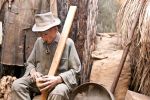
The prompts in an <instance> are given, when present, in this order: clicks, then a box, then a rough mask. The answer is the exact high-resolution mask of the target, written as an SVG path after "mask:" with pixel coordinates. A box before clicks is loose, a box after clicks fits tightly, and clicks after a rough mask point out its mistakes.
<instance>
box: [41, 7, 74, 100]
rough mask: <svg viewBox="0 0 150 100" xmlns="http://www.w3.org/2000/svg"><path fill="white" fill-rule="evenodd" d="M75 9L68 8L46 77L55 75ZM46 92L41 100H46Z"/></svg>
mask: <svg viewBox="0 0 150 100" xmlns="http://www.w3.org/2000/svg"><path fill="white" fill-rule="evenodd" d="M76 9H77V7H76V6H70V8H69V11H68V15H67V18H66V21H65V24H64V27H63V30H62V33H61V37H60V40H59V42H58V46H57V48H56V51H55V54H54V58H53V61H52V64H51V67H50V70H49V73H48V75H53V76H54V75H55V73H56V71H57V69H58V65H59V62H60V59H61V56H62V53H63V50H64V47H65V43H66V40H67V38H68V35H69V31H70V28H71V25H72V22H73V18H74V16H75V12H76ZM47 95H48V94H47V92H44V93H42V95H41V100H46V98H47Z"/></svg>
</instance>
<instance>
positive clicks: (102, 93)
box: [70, 82, 115, 100]
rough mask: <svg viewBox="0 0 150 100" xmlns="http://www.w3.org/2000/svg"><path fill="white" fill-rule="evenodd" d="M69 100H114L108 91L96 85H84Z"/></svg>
mask: <svg viewBox="0 0 150 100" xmlns="http://www.w3.org/2000/svg"><path fill="white" fill-rule="evenodd" d="M70 98H71V100H115V99H114V96H113V95H112V93H111V92H110V91H108V90H107V89H106V88H104V87H103V86H102V85H99V84H97V83H91V82H89V83H84V84H82V85H80V86H78V87H77V88H76V89H75V90H74V91H73V92H72V94H71V96H70Z"/></svg>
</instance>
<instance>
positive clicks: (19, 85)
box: [12, 78, 28, 92]
mask: <svg viewBox="0 0 150 100" xmlns="http://www.w3.org/2000/svg"><path fill="white" fill-rule="evenodd" d="M27 85H28V84H27V82H25V81H24V79H22V78H20V79H17V80H15V81H14V82H13V84H12V90H15V91H20V92H22V91H23V92H26V91H25V90H26V89H27Z"/></svg>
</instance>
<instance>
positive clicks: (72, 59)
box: [59, 39, 81, 89]
mask: <svg viewBox="0 0 150 100" xmlns="http://www.w3.org/2000/svg"><path fill="white" fill-rule="evenodd" d="M68 41H69V51H68V52H69V58H68V67H69V70H68V71H66V72H63V73H60V74H59V76H61V78H62V79H63V81H64V83H65V84H66V85H67V86H68V87H69V89H73V88H74V87H75V86H77V85H78V80H79V75H80V71H81V63H80V60H79V56H78V54H77V51H76V48H75V45H74V42H73V41H72V40H71V39H68ZM62 66H63V65H62Z"/></svg>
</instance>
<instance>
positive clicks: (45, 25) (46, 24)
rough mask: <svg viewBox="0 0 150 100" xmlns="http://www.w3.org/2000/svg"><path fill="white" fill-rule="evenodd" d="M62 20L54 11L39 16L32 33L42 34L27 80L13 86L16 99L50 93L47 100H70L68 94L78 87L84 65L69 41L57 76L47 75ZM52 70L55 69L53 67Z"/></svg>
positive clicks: (28, 99) (31, 58)
mask: <svg viewBox="0 0 150 100" xmlns="http://www.w3.org/2000/svg"><path fill="white" fill-rule="evenodd" d="M59 24H60V20H59V19H58V18H57V17H54V16H53V15H52V13H51V12H48V13H45V14H37V15H36V16H35V25H34V26H33V28H32V30H33V31H34V32H36V34H41V37H39V38H38V39H37V40H36V42H35V44H34V48H33V50H32V52H31V54H30V56H29V58H28V60H27V67H26V73H25V75H24V77H22V78H20V79H18V80H16V81H14V83H13V85H12V98H13V100H31V97H30V94H31V93H39V91H41V92H43V91H48V92H49V95H48V98H47V100H69V92H70V91H71V90H72V89H73V88H74V87H75V86H77V84H78V79H79V73H80V70H81V64H80V60H79V57H78V54H77V52H76V49H75V46H74V42H73V41H72V40H71V39H70V38H68V39H67V42H66V45H65V49H64V51H63V55H62V57H61V61H60V64H59V68H58V71H57V73H56V76H47V74H48V71H49V69H50V66H51V63H52V60H53V56H54V53H55V50H56V47H57V44H58V41H59V38H60V33H59V32H58V28H57V26H58V25H59ZM52 67H53V66H52Z"/></svg>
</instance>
